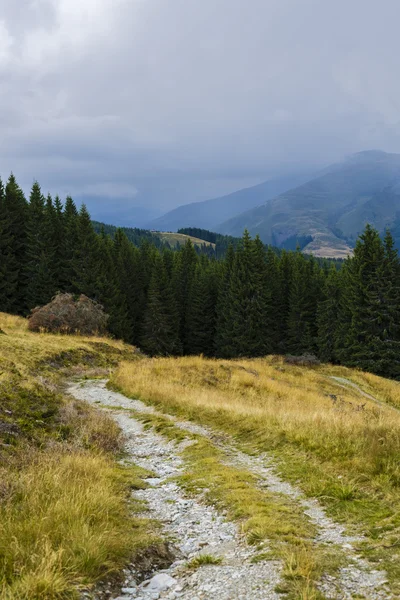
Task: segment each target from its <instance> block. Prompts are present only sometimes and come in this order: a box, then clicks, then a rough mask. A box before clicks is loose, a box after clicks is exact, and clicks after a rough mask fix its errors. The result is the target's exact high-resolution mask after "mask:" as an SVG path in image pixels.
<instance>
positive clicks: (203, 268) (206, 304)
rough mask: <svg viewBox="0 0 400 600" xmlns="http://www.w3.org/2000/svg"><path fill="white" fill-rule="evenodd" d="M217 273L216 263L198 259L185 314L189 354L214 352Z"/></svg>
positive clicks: (210, 354) (207, 354)
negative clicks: (186, 313)
mask: <svg viewBox="0 0 400 600" xmlns="http://www.w3.org/2000/svg"><path fill="white" fill-rule="evenodd" d="M218 274H219V273H218V270H217V265H215V264H212V263H211V264H208V261H200V262H199V263H198V264H197V266H196V272H195V276H194V279H193V281H192V286H191V289H190V293H189V306H188V315H187V344H188V349H189V350H188V353H190V354H204V355H205V356H212V355H213V354H214V338H215V329H216V316H217V315H216V305H217V297H218Z"/></svg>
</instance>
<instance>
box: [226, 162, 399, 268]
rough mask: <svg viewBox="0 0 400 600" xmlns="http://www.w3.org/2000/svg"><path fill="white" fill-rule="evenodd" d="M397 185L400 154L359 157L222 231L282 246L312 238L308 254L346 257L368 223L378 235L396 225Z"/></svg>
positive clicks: (251, 211) (339, 165)
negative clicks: (296, 238)
mask: <svg viewBox="0 0 400 600" xmlns="http://www.w3.org/2000/svg"><path fill="white" fill-rule="evenodd" d="M399 186H400V155H398V154H386V153H385V152H361V153H359V154H356V155H354V156H353V157H351V158H349V159H348V160H346V161H344V162H343V163H339V164H337V165H333V166H332V167H330V168H328V169H327V170H326V171H325V172H324V173H323V174H321V175H320V176H319V177H317V178H315V179H312V180H311V181H309V182H307V183H305V184H303V185H301V186H299V187H295V188H293V189H291V190H289V191H288V192H285V193H283V194H280V195H279V196H276V197H275V198H273V199H271V200H269V201H267V202H265V203H264V204H262V205H261V206H257V207H256V208H253V209H251V210H248V211H246V212H244V213H242V214H241V215H239V216H237V217H234V218H232V219H230V220H228V221H226V223H224V224H223V225H222V226H221V228H220V229H219V231H221V233H226V234H229V235H233V236H237V235H240V233H241V232H242V231H243V229H244V228H245V227H246V228H247V229H248V230H249V231H250V233H251V234H253V235H254V234H256V233H258V234H259V235H260V237H261V239H262V240H263V241H264V242H265V243H269V244H273V245H276V246H278V247H281V246H282V245H283V244H284V242H285V240H286V239H288V238H290V237H292V236H301V235H311V236H312V238H313V241H312V242H310V244H309V245H308V246H307V247H306V248H305V249H304V251H305V252H311V253H313V254H315V255H317V256H324V257H337V258H345V257H346V255H347V254H348V253H351V247H352V245H353V243H354V241H355V239H356V238H357V236H358V234H359V233H360V232H361V231H362V230H363V228H364V226H365V225H366V224H367V223H370V224H371V225H373V226H375V227H376V228H377V229H378V230H379V231H383V229H384V228H385V227H391V226H392V225H393V224H394V222H395V219H396V215H397V213H398V211H399V210H400V187H399Z"/></svg>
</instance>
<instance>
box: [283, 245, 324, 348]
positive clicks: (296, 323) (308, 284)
mask: <svg viewBox="0 0 400 600" xmlns="http://www.w3.org/2000/svg"><path fill="white" fill-rule="evenodd" d="M322 282H323V274H322V272H321V269H320V268H319V266H318V265H317V263H316V262H315V260H313V259H312V258H305V257H304V256H303V255H302V254H301V252H300V250H298V251H297V252H296V253H295V255H294V259H293V265H292V277H291V284H290V292H289V314H288V320H287V350H288V351H289V352H290V353H292V354H303V353H305V352H310V353H314V352H315V351H316V344H317V319H316V317H317V315H316V312H317V301H318V298H320V297H321V286H322Z"/></svg>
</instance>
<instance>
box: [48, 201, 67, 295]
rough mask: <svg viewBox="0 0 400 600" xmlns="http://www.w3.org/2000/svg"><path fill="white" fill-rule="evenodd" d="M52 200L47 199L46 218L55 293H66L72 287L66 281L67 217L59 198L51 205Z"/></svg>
mask: <svg viewBox="0 0 400 600" xmlns="http://www.w3.org/2000/svg"><path fill="white" fill-rule="evenodd" d="M49 201H50V198H49V197H48V199H47V204H46V207H47V211H46V214H47V216H46V218H47V222H48V227H49V232H48V238H49V245H50V247H51V250H52V258H51V271H52V276H53V287H54V292H65V291H67V289H69V287H70V285H69V284H70V282H66V281H65V272H66V268H67V267H66V261H67V257H66V255H65V236H66V231H65V215H64V213H63V205H62V202H61V200H60V198H59V197H58V196H56V197H55V199H54V204H53V205H52V206H50V205H49Z"/></svg>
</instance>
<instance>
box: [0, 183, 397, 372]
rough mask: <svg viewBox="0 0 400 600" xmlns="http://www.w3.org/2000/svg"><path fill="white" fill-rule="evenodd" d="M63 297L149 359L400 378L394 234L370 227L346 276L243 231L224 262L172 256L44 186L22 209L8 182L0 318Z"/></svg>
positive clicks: (0, 216)
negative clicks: (285, 363) (104, 224)
mask: <svg viewBox="0 0 400 600" xmlns="http://www.w3.org/2000/svg"><path fill="white" fill-rule="evenodd" d="M158 246H159V245H158ZM58 291H62V292H70V293H73V294H85V295H86V296H88V297H89V298H91V299H93V300H96V301H97V302H99V303H100V304H102V305H103V306H104V308H105V311H106V312H107V313H108V314H109V322H108V329H109V332H110V333H111V334H112V335H113V336H115V337H118V338H121V339H123V340H125V341H127V342H129V343H131V344H134V345H136V346H139V347H140V348H141V349H142V350H143V351H144V352H145V353H146V354H149V355H151V356H155V355H163V356H175V355H192V354H193V355H194V354H196V355H197V354H203V355H204V356H209V357H222V358H237V357H258V356H264V355H267V354H291V355H302V354H305V353H310V354H314V355H316V356H317V357H318V358H319V359H320V360H322V361H327V362H332V363H336V364H343V365H347V366H351V367H358V368H361V369H363V370H367V371H371V372H374V373H377V374H380V375H384V376H388V377H393V378H399V377H400V261H399V257H398V253H397V250H396V249H395V247H394V242H393V237H392V235H391V233H390V232H389V231H387V232H386V234H385V236H384V239H382V238H381V237H380V235H379V233H378V232H377V231H376V230H375V229H373V228H372V227H370V226H369V225H367V226H366V228H365V230H364V232H363V233H362V235H360V237H359V239H358V240H357V242H356V245H355V249H354V256H353V257H351V258H348V259H347V260H346V261H344V262H343V263H342V265H341V268H340V269H338V268H337V264H335V263H330V262H328V261H321V260H317V259H314V258H313V257H310V256H306V255H303V254H302V253H301V251H300V249H299V248H298V249H297V250H295V251H287V250H282V251H281V252H280V253H279V254H277V253H276V252H275V251H274V250H273V249H272V248H269V247H267V248H266V247H265V246H264V244H263V243H262V242H261V240H260V239H259V238H258V237H256V238H255V239H251V237H250V236H249V234H248V232H247V231H245V232H244V234H243V238H242V239H241V241H240V243H239V244H236V245H232V244H231V245H229V246H228V248H227V250H226V252H224V256H223V258H222V259H218V257H216V256H209V255H207V254H204V253H203V254H202V253H200V254H199V253H198V252H196V250H195V248H194V247H193V245H192V243H191V242H190V241H188V242H187V243H186V244H185V246H183V247H181V248H178V249H177V250H172V249H170V248H168V247H157V245H155V244H154V243H152V242H151V241H149V239H147V238H146V236H144V237H143V239H142V241H141V243H140V246H139V247H137V246H135V245H134V244H133V243H132V242H131V241H130V240H129V239H128V237H127V236H126V234H125V233H124V232H123V231H122V229H116V230H115V231H114V232H113V235H112V236H111V235H109V234H108V233H107V231H106V230H105V229H104V228H103V229H101V230H100V232H99V233H96V231H95V229H94V227H93V224H92V221H91V218H90V215H89V213H88V211H87V209H86V207H85V206H84V205H82V206H81V208H80V209H79V210H78V209H77V207H76V205H75V203H74V201H73V200H72V198H71V197H67V198H66V200H65V203H64V204H63V203H62V202H61V200H60V198H59V197H57V196H56V197H55V198H54V199H53V198H52V197H51V196H50V195H48V196H47V197H45V196H44V195H43V193H42V191H41V188H40V185H39V183H37V182H35V183H34V184H33V186H32V189H31V192H30V196H29V199H26V198H25V196H24V193H23V191H22V189H21V188H20V186H19V185H18V183H17V181H16V179H15V177H14V175H11V176H10V177H9V179H8V181H7V182H6V184H5V185H4V184H3V183H1V182H0V311H4V312H9V313H14V314H17V315H29V313H30V310H31V309H33V308H34V307H36V306H39V305H43V304H46V303H47V302H49V301H50V300H51V298H52V297H53V296H54V295H55V294H56V292H58Z"/></svg>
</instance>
